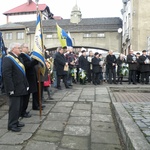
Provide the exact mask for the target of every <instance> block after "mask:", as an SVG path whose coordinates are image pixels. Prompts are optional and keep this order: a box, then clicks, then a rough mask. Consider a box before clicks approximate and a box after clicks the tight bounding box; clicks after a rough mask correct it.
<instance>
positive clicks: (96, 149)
mask: <svg viewBox="0 0 150 150" xmlns="http://www.w3.org/2000/svg"><path fill="white" fill-rule="evenodd" d="M91 150H122V148H121V146H120V145H115V144H114V145H113V144H107V145H106V144H92V145H91Z"/></svg>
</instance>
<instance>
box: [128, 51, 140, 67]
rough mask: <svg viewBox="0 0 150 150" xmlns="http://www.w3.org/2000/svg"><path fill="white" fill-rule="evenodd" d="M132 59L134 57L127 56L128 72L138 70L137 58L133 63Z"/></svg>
mask: <svg viewBox="0 0 150 150" xmlns="http://www.w3.org/2000/svg"><path fill="white" fill-rule="evenodd" d="M133 57H136V56H135V55H131V54H129V55H127V63H128V64H129V70H137V68H138V62H137V58H136V60H135V62H133Z"/></svg>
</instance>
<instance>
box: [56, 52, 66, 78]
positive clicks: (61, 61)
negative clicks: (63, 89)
mask: <svg viewBox="0 0 150 150" xmlns="http://www.w3.org/2000/svg"><path fill="white" fill-rule="evenodd" d="M66 62H67V61H66V58H65V56H64V54H61V53H59V52H58V53H56V55H55V59H54V63H55V67H56V72H57V75H65V74H67V72H66V71H64V66H65V64H66Z"/></svg>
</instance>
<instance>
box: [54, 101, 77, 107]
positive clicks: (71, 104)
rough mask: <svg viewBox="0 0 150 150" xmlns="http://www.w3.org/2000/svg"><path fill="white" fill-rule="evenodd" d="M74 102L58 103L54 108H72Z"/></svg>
mask: <svg viewBox="0 0 150 150" xmlns="http://www.w3.org/2000/svg"><path fill="white" fill-rule="evenodd" d="M73 105H74V102H58V103H57V104H56V106H55V107H72V106H73Z"/></svg>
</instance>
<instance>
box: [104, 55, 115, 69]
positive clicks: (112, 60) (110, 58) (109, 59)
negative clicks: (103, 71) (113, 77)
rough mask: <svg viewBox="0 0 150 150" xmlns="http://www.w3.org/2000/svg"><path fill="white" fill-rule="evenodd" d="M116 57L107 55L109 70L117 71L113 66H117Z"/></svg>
mask: <svg viewBox="0 0 150 150" xmlns="http://www.w3.org/2000/svg"><path fill="white" fill-rule="evenodd" d="M116 60H117V59H116V56H115V55H107V57H106V61H107V66H108V69H115V67H116V66H115V65H114V66H113V63H114V64H116Z"/></svg>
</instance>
